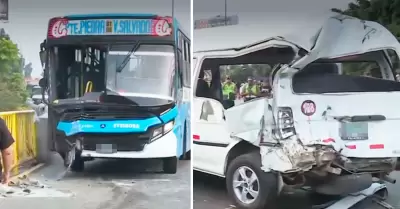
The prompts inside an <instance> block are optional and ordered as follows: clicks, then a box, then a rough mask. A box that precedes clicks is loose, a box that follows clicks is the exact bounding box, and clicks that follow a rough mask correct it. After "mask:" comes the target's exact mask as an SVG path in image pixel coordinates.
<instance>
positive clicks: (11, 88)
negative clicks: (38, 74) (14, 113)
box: [0, 30, 28, 111]
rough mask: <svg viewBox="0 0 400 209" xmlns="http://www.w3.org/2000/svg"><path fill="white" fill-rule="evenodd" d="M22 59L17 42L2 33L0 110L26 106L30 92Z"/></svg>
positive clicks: (0, 39) (0, 49)
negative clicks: (27, 88) (25, 79)
mask: <svg viewBox="0 0 400 209" xmlns="http://www.w3.org/2000/svg"><path fill="white" fill-rule="evenodd" d="M0 33H1V30H0ZM20 61H21V59H20V56H19V50H18V48H17V46H16V44H14V43H13V42H12V41H11V40H10V39H9V37H8V35H4V33H3V36H1V34H0V98H1V102H0V111H9V110H17V109H19V108H22V107H23V106H25V101H26V98H27V96H28V94H27V92H26V88H25V81H24V75H23V73H22V72H21V62H20Z"/></svg>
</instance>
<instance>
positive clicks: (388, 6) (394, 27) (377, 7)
mask: <svg viewBox="0 0 400 209" xmlns="http://www.w3.org/2000/svg"><path fill="white" fill-rule="evenodd" d="M332 11H333V12H338V13H341V14H345V15H349V16H352V17H357V18H359V19H363V20H370V21H374V22H378V23H380V24H381V25H383V26H385V27H386V28H388V30H390V31H391V32H392V33H393V34H394V35H395V36H396V37H400V0H356V1H355V2H354V3H349V5H348V8H347V9H345V10H340V9H337V8H333V9H332Z"/></svg>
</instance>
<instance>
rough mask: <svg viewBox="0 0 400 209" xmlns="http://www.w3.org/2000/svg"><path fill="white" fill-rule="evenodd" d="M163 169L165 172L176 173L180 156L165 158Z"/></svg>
mask: <svg viewBox="0 0 400 209" xmlns="http://www.w3.org/2000/svg"><path fill="white" fill-rule="evenodd" d="M163 170H164V172H165V173H169V174H175V173H176V171H177V170H178V158H176V157H169V158H164V159H163Z"/></svg>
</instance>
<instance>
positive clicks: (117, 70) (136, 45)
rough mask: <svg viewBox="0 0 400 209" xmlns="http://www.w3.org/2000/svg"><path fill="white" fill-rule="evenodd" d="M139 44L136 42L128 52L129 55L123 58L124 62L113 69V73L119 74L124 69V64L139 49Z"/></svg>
mask: <svg viewBox="0 0 400 209" xmlns="http://www.w3.org/2000/svg"><path fill="white" fill-rule="evenodd" d="M139 45H140V43H139V42H137V43H136V44H135V45H134V46H133V47H132V49H131V50H130V51H129V53H128V54H127V55H126V57H125V58H124V60H123V61H122V63H121V64H120V65H119V66H118V67H117V68H116V69H115V71H116V72H117V73H120V72H121V71H122V69H124V68H125V66H126V64H128V61H129V60H130V58H131V55H132V54H133V53H134V52H135V51H136V50H137V49H138V48H139Z"/></svg>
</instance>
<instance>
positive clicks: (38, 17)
mask: <svg viewBox="0 0 400 209" xmlns="http://www.w3.org/2000/svg"><path fill="white" fill-rule="evenodd" d="M34 2H35V3H33V1H32V2H31V1H27V0H9V4H10V9H9V10H10V17H9V19H10V21H9V22H8V23H1V22H0V27H3V28H5V29H6V31H7V33H8V34H10V36H11V39H12V40H13V41H14V42H16V43H17V44H18V47H19V48H20V51H21V53H22V54H23V56H24V57H25V59H26V62H32V64H33V67H34V71H33V72H32V76H33V77H40V74H41V71H42V67H41V64H40V59H39V50H40V47H39V46H40V43H42V42H43V40H44V39H45V38H46V30H47V24H48V21H49V19H50V18H51V17H56V16H63V15H68V14H87V13H118V12H121V13H155V14H159V15H171V13H172V0H112V1H105V0H68V1H65V0H35V1H34ZM174 13H175V17H176V18H177V19H178V21H179V22H180V23H181V25H182V28H183V29H184V30H185V31H187V33H190V29H191V27H190V26H191V21H190V18H191V16H190V0H175V12H174ZM189 35H190V34H189Z"/></svg>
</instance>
